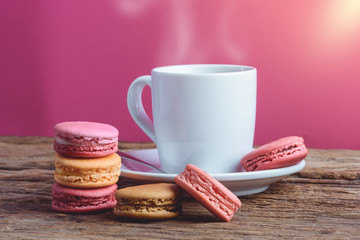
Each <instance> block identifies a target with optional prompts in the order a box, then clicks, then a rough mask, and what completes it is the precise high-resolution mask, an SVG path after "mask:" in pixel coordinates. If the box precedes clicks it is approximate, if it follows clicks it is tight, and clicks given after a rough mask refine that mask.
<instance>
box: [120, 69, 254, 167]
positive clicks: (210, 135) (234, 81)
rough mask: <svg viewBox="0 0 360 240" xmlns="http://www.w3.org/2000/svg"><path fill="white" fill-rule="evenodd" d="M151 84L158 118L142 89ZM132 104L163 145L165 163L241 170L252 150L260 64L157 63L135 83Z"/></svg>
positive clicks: (150, 133) (130, 97)
mask: <svg viewBox="0 0 360 240" xmlns="http://www.w3.org/2000/svg"><path fill="white" fill-rule="evenodd" d="M146 85H148V86H150V87H151V96H152V111H153V121H151V119H150V118H149V116H148V115H147V114H146V112H145V111H144V107H143V104H142V98H141V94H142V91H143V89H144V87H145V86H146ZM127 101H128V108H129V111H130V114H131V116H132V117H133V119H134V120H135V122H136V123H137V124H138V125H139V127H140V128H141V129H142V130H143V131H144V132H145V133H146V134H147V135H148V136H149V137H150V138H151V140H152V141H153V142H154V143H155V144H156V145H157V149H158V152H159V158H160V163H161V168H162V169H163V170H165V171H166V172H168V173H180V172H182V171H183V170H184V168H185V166H186V165H187V164H189V163H191V164H194V165H195V166H197V167H200V168H201V169H203V170H205V171H207V172H209V173H228V172H234V171H236V168H237V167H238V165H239V162H240V159H241V157H242V156H244V155H245V154H246V153H248V152H249V151H251V150H252V147H253V139H254V131H255V115H256V69H255V68H253V67H248V66H239V65H212V64H210V65H208V64H206V65H178V66H167V67H159V68H155V69H153V70H152V72H151V76H142V77H139V78H137V79H135V81H134V82H133V83H132V84H131V86H130V88H129V91H128V97H127Z"/></svg>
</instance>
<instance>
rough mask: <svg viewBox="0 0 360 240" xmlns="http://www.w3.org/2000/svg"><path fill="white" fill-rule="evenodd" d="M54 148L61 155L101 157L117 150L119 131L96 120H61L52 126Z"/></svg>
mask: <svg viewBox="0 0 360 240" xmlns="http://www.w3.org/2000/svg"><path fill="white" fill-rule="evenodd" d="M54 130H55V142H54V150H55V151H56V152H58V153H61V154H63V155H67V156H72V157H81V158H86V157H89V158H92V157H103V156H107V155H110V154H112V153H115V152H116V151H117V150H118V135H119V131H118V130H117V129H116V128H115V127H113V126H111V125H109V124H104V123H97V122H84V121H75V122H62V123H58V124H56V125H55V127H54Z"/></svg>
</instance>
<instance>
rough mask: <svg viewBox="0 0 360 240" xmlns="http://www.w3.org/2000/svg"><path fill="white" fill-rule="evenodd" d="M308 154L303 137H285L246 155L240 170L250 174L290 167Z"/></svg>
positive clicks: (241, 162)
mask: <svg viewBox="0 0 360 240" xmlns="http://www.w3.org/2000/svg"><path fill="white" fill-rule="evenodd" d="M307 154H308V150H307V148H306V146H305V144H304V139H303V138H302V137H297V136H291V137H285V138H281V139H278V140H276V141H273V142H270V143H268V144H265V145H263V146H261V147H259V148H257V149H255V150H253V151H251V152H250V153H248V154H246V155H245V156H244V157H243V158H242V159H241V161H240V165H241V166H240V168H242V169H243V170H245V171H247V172H248V171H258V170H267V169H275V168H282V167H288V166H292V165H295V164H297V163H298V162H300V161H301V160H302V159H304V158H305V157H306V156H307ZM239 170H240V169H239Z"/></svg>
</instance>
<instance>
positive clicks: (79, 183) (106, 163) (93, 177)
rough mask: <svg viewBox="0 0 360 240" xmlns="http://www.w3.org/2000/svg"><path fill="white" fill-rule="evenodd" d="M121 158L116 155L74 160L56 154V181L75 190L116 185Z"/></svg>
mask: <svg viewBox="0 0 360 240" xmlns="http://www.w3.org/2000/svg"><path fill="white" fill-rule="evenodd" d="M120 167H121V158H120V156H119V155H117V154H116V153H113V154H111V155H108V156H105V157H101V158H72V157H68V156H65V155H61V154H55V175H54V178H55V181H56V182H58V183H60V184H61V185H64V186H68V187H74V188H97V187H105V186H109V185H112V184H114V183H116V182H117V181H118V179H119V176H120Z"/></svg>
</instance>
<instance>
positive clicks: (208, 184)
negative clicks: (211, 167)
mask: <svg viewBox="0 0 360 240" xmlns="http://www.w3.org/2000/svg"><path fill="white" fill-rule="evenodd" d="M175 182H176V184H177V185H179V186H180V187H181V188H182V189H184V190H185V191H186V192H187V193H188V194H190V195H191V196H192V197H194V198H195V199H196V200H197V201H198V202H199V203H201V204H202V205H203V206H204V207H206V208H207V209H208V210H209V211H210V212H212V213H213V214H214V215H215V216H216V217H218V218H219V219H221V220H222V221H225V222H229V221H230V220H231V219H232V217H233V216H234V214H235V212H236V211H237V210H238V209H239V208H240V207H241V201H240V199H239V198H238V197H236V196H235V195H234V194H233V193H232V192H231V191H230V190H229V189H227V188H226V187H225V186H224V185H222V184H221V183H220V182H219V181H217V180H216V179H215V178H213V177H212V176H210V175H209V174H208V173H206V172H205V171H203V170H202V169H200V168H198V167H196V166H194V165H192V164H188V165H186V167H185V170H184V171H183V172H182V173H180V174H179V175H177V176H176V177H175Z"/></svg>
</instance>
